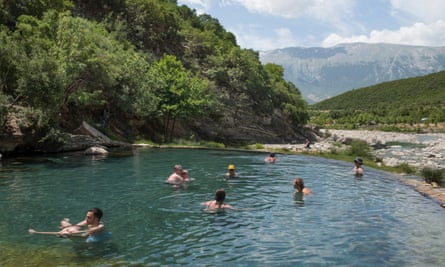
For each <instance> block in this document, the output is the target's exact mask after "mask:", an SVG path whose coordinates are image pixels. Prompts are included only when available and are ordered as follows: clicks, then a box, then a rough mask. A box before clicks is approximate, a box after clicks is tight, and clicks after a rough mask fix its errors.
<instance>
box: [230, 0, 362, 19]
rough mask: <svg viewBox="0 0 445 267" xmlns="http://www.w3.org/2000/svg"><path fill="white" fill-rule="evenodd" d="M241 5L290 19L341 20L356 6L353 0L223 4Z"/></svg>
mask: <svg viewBox="0 0 445 267" xmlns="http://www.w3.org/2000/svg"><path fill="white" fill-rule="evenodd" d="M235 4H238V5H241V6H243V7H245V8H246V9H247V10H248V11H250V12H253V13H261V14H268V15H273V16H277V17H283V18H288V19H291V18H292V19H294V18H301V17H315V18H317V19H319V20H324V21H331V20H340V19H341V18H342V17H345V14H349V13H350V12H351V11H352V8H353V7H354V1H353V0H329V1H326V0H261V1H259V0H224V1H222V5H235Z"/></svg>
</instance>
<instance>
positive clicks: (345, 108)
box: [310, 71, 445, 128]
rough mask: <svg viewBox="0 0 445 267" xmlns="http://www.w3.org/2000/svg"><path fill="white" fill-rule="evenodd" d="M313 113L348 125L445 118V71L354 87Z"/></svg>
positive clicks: (330, 122) (322, 121) (317, 106)
mask: <svg viewBox="0 0 445 267" xmlns="http://www.w3.org/2000/svg"><path fill="white" fill-rule="evenodd" d="M310 114H311V117H312V118H311V121H312V122H314V123H316V124H319V125H324V126H328V125H333V124H334V123H335V124H337V125H341V126H343V127H345V126H346V127H345V128H355V127H357V126H358V125H375V124H396V123H408V124H416V123H419V122H427V123H438V122H444V121H445V71H443V72H439V73H434V74H430V75H426V76H422V77H416V78H410V79H403V80H399V81H393V82H387V83H382V84H378V85H374V86H370V87H366V88H362V89H357V90H352V91H349V92H346V93H344V94H341V95H339V96H336V97H333V98H331V99H327V100H325V101H322V102H319V103H317V104H314V105H312V106H310ZM348 125H349V126H348Z"/></svg>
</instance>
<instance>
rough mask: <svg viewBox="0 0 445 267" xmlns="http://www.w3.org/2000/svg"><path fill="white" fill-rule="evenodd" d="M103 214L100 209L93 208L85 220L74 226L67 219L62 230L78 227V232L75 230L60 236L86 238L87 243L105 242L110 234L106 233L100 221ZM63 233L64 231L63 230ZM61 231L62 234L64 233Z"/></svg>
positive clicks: (63, 222) (62, 224)
mask: <svg viewBox="0 0 445 267" xmlns="http://www.w3.org/2000/svg"><path fill="white" fill-rule="evenodd" d="M102 215H103V212H102V210H101V209H99V208H92V209H89V210H88V211H87V214H86V215H85V219H84V220H83V221H81V222H78V223H77V224H75V225H72V224H70V223H69V222H68V220H67V219H65V220H63V221H62V222H61V228H62V229H64V228H72V227H78V229H77V231H76V229H75V228H74V230H73V231H71V232H69V233H64V234H62V235H60V236H61V237H71V236H80V237H86V238H87V239H86V242H87V243H91V242H98V241H103V240H105V239H107V238H108V237H110V233H109V232H106V231H105V226H104V224H103V223H102V222H101V221H100V219H101V218H102ZM82 228H87V230H81V229H82ZM62 231H63V230H62ZM62 231H61V232H62Z"/></svg>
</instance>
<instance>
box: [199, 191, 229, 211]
mask: <svg viewBox="0 0 445 267" xmlns="http://www.w3.org/2000/svg"><path fill="white" fill-rule="evenodd" d="M225 199H226V192H225V191H224V189H222V188H221V189H218V190H216V192H215V200H209V201H206V202H204V203H202V205H204V206H206V209H205V210H207V211H218V210H219V211H220V210H224V209H234V208H233V207H232V206H231V205H229V204H226V203H224V200H225Z"/></svg>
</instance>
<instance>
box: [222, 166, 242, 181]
mask: <svg viewBox="0 0 445 267" xmlns="http://www.w3.org/2000/svg"><path fill="white" fill-rule="evenodd" d="M227 169H228V170H229V172H228V173H226V174H225V175H224V177H226V178H238V177H239V176H238V174H237V173H236V172H235V165H233V164H230V165H229V166H228V167H227Z"/></svg>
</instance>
